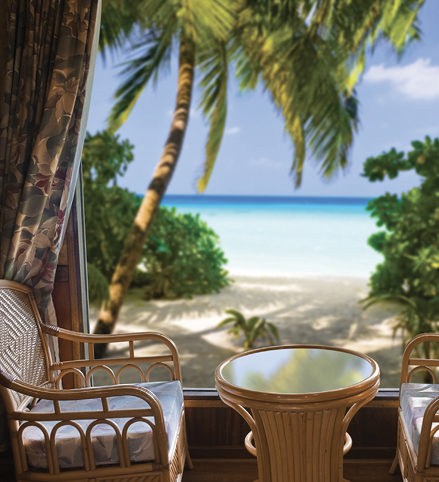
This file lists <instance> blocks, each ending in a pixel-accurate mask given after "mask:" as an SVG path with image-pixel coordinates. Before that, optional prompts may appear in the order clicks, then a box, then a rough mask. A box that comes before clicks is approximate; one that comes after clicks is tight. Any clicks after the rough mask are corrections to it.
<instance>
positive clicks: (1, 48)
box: [0, 0, 8, 112]
mask: <svg viewBox="0 0 439 482" xmlns="http://www.w3.org/2000/svg"><path fill="white" fill-rule="evenodd" d="M6 6H7V2H5V1H4V0H2V1H0V112H1V109H2V105H3V92H4V86H5V64H6V55H5V54H6V49H5V47H6V41H7V38H8V36H7V32H6V10H7V8H6Z"/></svg>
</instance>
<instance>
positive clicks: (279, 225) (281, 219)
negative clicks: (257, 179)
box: [162, 195, 383, 277]
mask: <svg viewBox="0 0 439 482" xmlns="http://www.w3.org/2000/svg"><path fill="white" fill-rule="evenodd" d="M367 202H368V199H367V198H347V197H340V198H335V197H299V196H294V197H277V196H208V195H202V196H190V195H187V196H185V195H166V196H165V197H164V200H163V202H162V204H163V205H165V206H168V207H171V206H175V207H176V208H177V211H178V212H179V213H191V214H197V213H198V214H200V217H201V219H202V220H204V221H206V222H207V224H208V225H209V226H210V227H211V228H212V229H213V230H214V231H215V232H216V233H217V234H218V235H219V237H220V243H221V247H222V249H223V251H224V253H225V255H226V258H227V259H228V264H227V269H228V270H229V271H230V273H231V274H236V275H239V274H251V275H256V274H260V275H273V276H276V275H280V276H283V275H290V276H301V275H323V276H355V277H368V276H370V274H371V273H372V272H373V271H374V268H375V266H376V265H377V264H378V263H380V262H381V261H382V260H383V258H382V256H381V255H380V254H378V253H376V252H375V251H374V250H373V249H372V248H371V247H370V246H369V245H368V244H367V239H368V238H369V236H370V235H371V234H372V233H374V232H377V231H379V228H377V227H376V225H375V220H374V219H372V218H371V217H370V213H369V212H368V211H366V205H367Z"/></svg>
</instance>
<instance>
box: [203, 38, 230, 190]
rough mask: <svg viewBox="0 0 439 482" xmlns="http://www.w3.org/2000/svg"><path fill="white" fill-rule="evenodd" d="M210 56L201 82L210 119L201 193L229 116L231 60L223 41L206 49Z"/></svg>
mask: <svg viewBox="0 0 439 482" xmlns="http://www.w3.org/2000/svg"><path fill="white" fill-rule="evenodd" d="M207 56H208V58H207V59H206V60H205V61H204V62H201V65H200V71H201V73H203V74H204V76H203V78H202V79H201V81H200V83H199V87H200V89H201V90H202V96H201V102H200V108H201V109H202V110H203V114H204V116H205V117H206V118H207V120H208V122H209V124H210V129H209V135H208V138H207V143H206V159H205V161H204V172H203V175H202V176H201V178H200V179H199V180H198V182H197V187H198V192H200V193H202V192H203V191H204V190H205V189H206V187H207V184H208V182H209V179H210V176H211V174H212V170H213V167H214V165H215V161H216V158H217V156H218V151H219V148H220V146H221V141H222V138H223V134H224V127H225V125H226V117H227V84H228V82H227V81H228V61H227V51H226V46H225V44H224V43H221V44H219V45H218V47H217V48H216V49H214V50H213V52H212V51H210V52H207Z"/></svg>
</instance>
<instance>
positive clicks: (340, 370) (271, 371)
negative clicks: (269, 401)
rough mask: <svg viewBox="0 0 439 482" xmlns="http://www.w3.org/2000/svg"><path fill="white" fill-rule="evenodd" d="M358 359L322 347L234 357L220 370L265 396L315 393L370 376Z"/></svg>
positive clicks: (369, 368)
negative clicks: (265, 394)
mask: <svg viewBox="0 0 439 482" xmlns="http://www.w3.org/2000/svg"><path fill="white" fill-rule="evenodd" d="M372 371H373V367H372V365H371V364H370V363H369V362H368V361H367V360H365V359H364V358H360V357H359V356H356V355H352V354H350V353H345V352H343V351H336V350H326V349H323V348H281V349H274V350H266V351H261V352H256V353H249V354H248V355H244V356H241V357H239V358H235V359H234V360H231V361H229V362H228V363H226V364H225V365H224V366H223V367H222V369H221V375H222V376H223V378H224V379H225V380H226V381H227V382H229V383H231V384H233V385H236V386H238V387H240V388H245V389H247V390H255V391H258V392H266V393H289V394H302V393H318V392H326V391H330V390H337V389H340V388H346V387H349V386H351V385H355V384H356V383H359V382H361V381H363V380H365V379H366V378H368V377H369V376H370V375H372Z"/></svg>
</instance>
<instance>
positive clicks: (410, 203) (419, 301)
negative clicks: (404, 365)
mask: <svg viewBox="0 0 439 482" xmlns="http://www.w3.org/2000/svg"><path fill="white" fill-rule="evenodd" d="M412 146H413V150H412V151H410V152H409V153H408V154H407V156H405V155H404V153H402V152H399V153H398V152H396V150H395V149H392V150H391V151H390V152H388V153H386V154H383V155H381V156H378V157H376V158H373V157H371V158H369V159H367V160H366V162H365V164H364V173H363V176H365V177H368V178H369V180H370V181H372V182H374V181H378V180H379V181H382V180H383V179H384V178H385V176H386V175H387V176H388V177H389V178H390V179H393V178H395V177H396V176H397V175H398V173H399V172H400V171H408V170H414V171H415V172H416V173H417V174H418V175H419V176H420V177H421V185H420V186H419V187H415V188H413V189H411V190H410V191H408V192H407V193H403V194H402V195H401V197H400V198H398V197H397V196H396V195H391V194H389V193H386V194H385V195H384V196H380V197H378V198H376V199H373V200H372V201H370V202H369V204H368V207H367V209H368V210H369V211H371V215H372V216H373V217H375V218H377V220H378V221H377V225H378V226H382V227H384V228H385V229H386V231H381V232H379V233H376V234H373V235H372V236H371V237H370V238H369V245H370V246H372V248H374V249H375V250H376V251H378V252H379V253H381V254H382V255H383V256H384V261H383V263H381V264H379V265H378V266H377V267H376V271H375V273H373V275H372V277H371V280H370V293H369V296H368V298H366V300H363V301H365V302H366V307H367V306H370V305H371V304H373V303H376V302H378V301H382V300H394V301H397V302H399V303H401V304H402V311H401V314H400V316H399V323H398V325H397V326H396V329H397V328H404V329H405V332H406V335H407V337H406V338H411V337H413V336H415V335H417V334H419V333H431V332H437V331H438V328H439V326H438V323H439V297H438V295H439V139H435V140H434V141H432V140H431V139H430V138H429V137H426V138H425V142H419V141H416V142H413V143H412ZM424 350H427V351H428V348H425V349H424ZM424 354H427V355H428V353H424Z"/></svg>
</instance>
